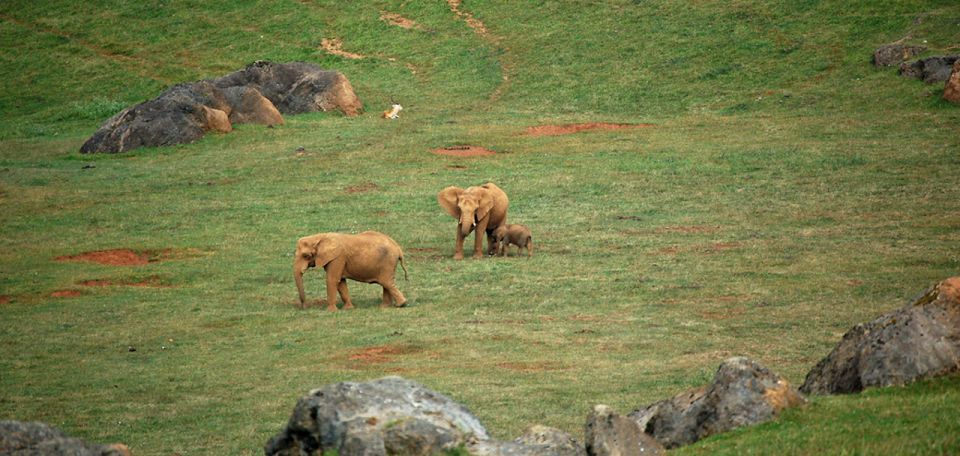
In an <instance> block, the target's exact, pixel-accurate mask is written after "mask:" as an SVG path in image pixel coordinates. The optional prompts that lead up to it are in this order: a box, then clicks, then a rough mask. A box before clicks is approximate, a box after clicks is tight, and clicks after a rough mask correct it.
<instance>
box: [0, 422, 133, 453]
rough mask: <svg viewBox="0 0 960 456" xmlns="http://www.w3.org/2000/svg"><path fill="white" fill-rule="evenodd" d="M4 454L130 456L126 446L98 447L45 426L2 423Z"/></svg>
mask: <svg viewBox="0 0 960 456" xmlns="http://www.w3.org/2000/svg"><path fill="white" fill-rule="evenodd" d="M0 454H4V455H10V456H47V455H71V456H130V450H129V449H128V448H127V446H126V445H123V444H119V443H115V444H113V445H97V444H92V443H87V442H84V441H83V440H81V439H78V438H74V437H70V436H68V435H67V434H65V433H64V432H63V431H61V430H60V429H57V428H55V427H52V426H50V425H48V424H44V423H37V422H33V423H24V422H20V421H0Z"/></svg>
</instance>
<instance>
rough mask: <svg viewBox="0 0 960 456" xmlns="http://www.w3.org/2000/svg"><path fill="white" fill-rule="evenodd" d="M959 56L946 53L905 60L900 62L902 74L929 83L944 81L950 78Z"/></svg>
mask: <svg viewBox="0 0 960 456" xmlns="http://www.w3.org/2000/svg"><path fill="white" fill-rule="evenodd" d="M958 58H960V56H956V55H946V56H937V57H927V58H925V59H920V60H916V61H914V62H904V63H901V64H900V76H903V77H906V78H915V79H920V80H922V81H923V82H926V83H927V84H933V83H935V82H944V81H946V80H947V79H950V72H951V71H952V70H953V64H954V63H955V62H956V61H957V59H958Z"/></svg>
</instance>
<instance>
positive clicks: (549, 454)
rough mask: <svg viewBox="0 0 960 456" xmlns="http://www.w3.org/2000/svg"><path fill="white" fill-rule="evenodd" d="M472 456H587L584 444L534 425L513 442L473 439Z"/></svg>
mask: <svg viewBox="0 0 960 456" xmlns="http://www.w3.org/2000/svg"><path fill="white" fill-rule="evenodd" d="M466 450H467V452H468V453H469V454H471V455H472V456H587V452H586V450H585V449H584V447H583V444H581V443H580V442H577V440H576V439H574V438H573V437H571V436H570V434H567V433H566V432H563V431H561V430H559V429H556V428H552V427H548V426H542V425H539V424H537V425H533V426H529V427H527V429H525V430H524V431H523V434H522V435H521V436H520V437H518V438H517V439H516V440H514V441H512V442H500V441H496V440H478V439H471V441H470V442H469V443H467V446H466Z"/></svg>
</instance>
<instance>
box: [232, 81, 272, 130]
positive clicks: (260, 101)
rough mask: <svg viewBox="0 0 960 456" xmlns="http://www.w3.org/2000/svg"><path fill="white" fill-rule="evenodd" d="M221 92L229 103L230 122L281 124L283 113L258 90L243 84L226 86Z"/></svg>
mask: <svg viewBox="0 0 960 456" xmlns="http://www.w3.org/2000/svg"><path fill="white" fill-rule="evenodd" d="M223 94H224V95H225V96H226V98H227V102H228V103H230V112H229V119H230V123H233V124H247V123H252V124H261V125H282V124H283V115H281V114H280V111H279V110H277V107H276V106H274V105H273V102H271V101H270V100H269V99H267V97H265V96H263V94H261V93H260V91H259V90H257V89H255V88H253V87H245V86H238V87H227V88H225V89H223Z"/></svg>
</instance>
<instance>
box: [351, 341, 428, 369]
mask: <svg viewBox="0 0 960 456" xmlns="http://www.w3.org/2000/svg"><path fill="white" fill-rule="evenodd" d="M419 351H420V350H419V349H418V348H416V347H411V346H404V345H377V346H373V347H366V348H363V349H360V350H358V351H356V352H354V353H353V354H351V355H350V356H348V357H347V359H349V360H350V361H360V362H362V363H366V364H376V363H386V362H390V361H393V357H395V356H399V355H406V354H410V353H416V352H419Z"/></svg>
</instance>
